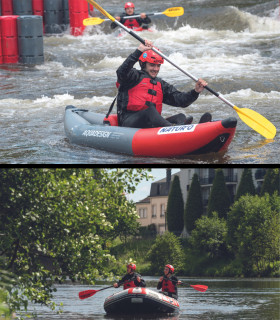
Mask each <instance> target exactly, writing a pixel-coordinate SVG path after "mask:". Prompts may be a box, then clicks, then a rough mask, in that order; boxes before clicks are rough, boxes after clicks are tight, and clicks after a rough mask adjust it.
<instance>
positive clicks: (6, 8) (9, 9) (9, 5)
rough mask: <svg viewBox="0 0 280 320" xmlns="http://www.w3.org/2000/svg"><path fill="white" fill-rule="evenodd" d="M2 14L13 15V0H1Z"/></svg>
mask: <svg viewBox="0 0 280 320" xmlns="http://www.w3.org/2000/svg"><path fill="white" fill-rule="evenodd" d="M0 1H1V10H2V16H9V15H13V0H0Z"/></svg>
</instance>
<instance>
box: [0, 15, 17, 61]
mask: <svg viewBox="0 0 280 320" xmlns="http://www.w3.org/2000/svg"><path fill="white" fill-rule="evenodd" d="M17 18H18V16H2V17H0V29H1V37H2V56H3V63H17V62H18V35H17Z"/></svg>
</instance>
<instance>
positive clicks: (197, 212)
mask: <svg viewBox="0 0 280 320" xmlns="http://www.w3.org/2000/svg"><path fill="white" fill-rule="evenodd" d="M202 214H203V203H202V195H201V187H200V183H199V180H198V175H197V174H196V173H195V174H194V175H193V178H192V183H191V186H190V190H189V193H188V199H187V202H186V206H185V212H184V222H185V226H186V229H187V230H188V232H191V231H192V230H193V229H194V228H195V222H196V220H197V219H199V218H200V217H201V216H202Z"/></svg>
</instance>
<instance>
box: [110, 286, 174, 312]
mask: <svg viewBox="0 0 280 320" xmlns="http://www.w3.org/2000/svg"><path fill="white" fill-rule="evenodd" d="M104 309H105V311H106V313H108V314H112V313H115V314H116V313H125V314H128V313H130V314H131V313H134V314H136V313H141V314H142V313H178V312H179V302H178V301H177V300H176V299H173V298H170V297H167V296H166V295H164V294H162V293H158V292H155V291H152V290H150V289H147V288H130V289H126V290H123V291H119V292H117V293H115V294H113V295H111V296H109V297H108V298H106V300H105V302H104Z"/></svg>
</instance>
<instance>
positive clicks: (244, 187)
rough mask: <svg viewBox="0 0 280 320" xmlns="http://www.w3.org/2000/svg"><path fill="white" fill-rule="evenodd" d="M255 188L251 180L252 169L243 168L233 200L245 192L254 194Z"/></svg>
mask: <svg viewBox="0 0 280 320" xmlns="http://www.w3.org/2000/svg"><path fill="white" fill-rule="evenodd" d="M255 193H256V189H255V186H254V182H253V177H252V170H251V169H249V168H245V169H244V171H243V172H242V176H241V180H240V183H239V186H238V189H237V191H236V195H235V201H237V200H238V199H239V198H240V197H242V196H245V195H246V194H250V195H252V196H253V195H255Z"/></svg>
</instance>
